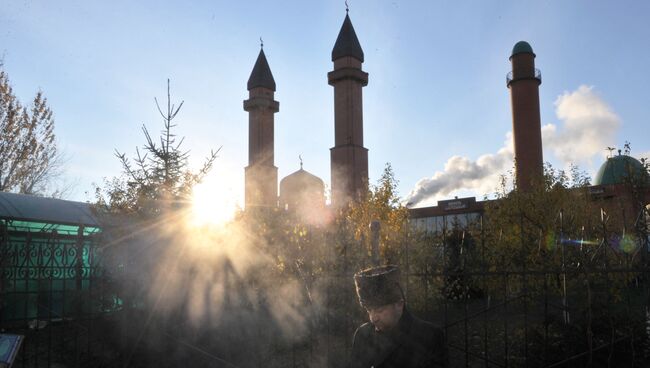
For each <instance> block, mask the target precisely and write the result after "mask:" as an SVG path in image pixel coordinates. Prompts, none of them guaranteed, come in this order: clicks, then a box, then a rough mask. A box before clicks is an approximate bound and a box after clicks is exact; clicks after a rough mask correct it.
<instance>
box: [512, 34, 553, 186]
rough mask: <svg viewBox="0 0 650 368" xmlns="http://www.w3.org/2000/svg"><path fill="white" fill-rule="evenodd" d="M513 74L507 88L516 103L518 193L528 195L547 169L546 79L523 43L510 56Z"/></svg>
mask: <svg viewBox="0 0 650 368" xmlns="http://www.w3.org/2000/svg"><path fill="white" fill-rule="evenodd" d="M510 62H511V63H512V72H510V73H508V76H507V78H506V79H507V85H508V88H509V89H510V98H511V101H512V133H513V137H514V146H515V171H516V174H515V175H516V179H517V189H520V190H523V191H526V190H529V189H530V188H531V185H532V184H533V182H535V181H537V180H541V178H542V176H543V173H544V169H543V161H544V159H543V157H542V131H541V123H540V120H541V119H540V114H539V85H540V84H541V83H542V75H541V73H540V71H539V70H538V69H535V54H534V53H533V49H532V47H530V45H529V44H528V43H527V42H525V41H519V42H517V44H516V45H515V47H514V48H513V49H512V55H511V56H510Z"/></svg>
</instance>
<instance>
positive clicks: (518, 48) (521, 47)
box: [510, 41, 535, 57]
mask: <svg viewBox="0 0 650 368" xmlns="http://www.w3.org/2000/svg"><path fill="white" fill-rule="evenodd" d="M517 54H533V55H535V53H534V52H533V48H532V47H530V44H529V43H528V42H526V41H519V42H517V43H516V44H515V47H513V48H512V55H510V57H513V56H515V55H517Z"/></svg>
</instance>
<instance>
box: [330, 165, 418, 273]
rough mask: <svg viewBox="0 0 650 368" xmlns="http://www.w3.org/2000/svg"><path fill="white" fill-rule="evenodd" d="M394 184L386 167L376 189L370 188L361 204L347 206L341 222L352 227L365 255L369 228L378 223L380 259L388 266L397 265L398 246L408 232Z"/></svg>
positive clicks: (405, 217) (369, 240)
mask: <svg viewBox="0 0 650 368" xmlns="http://www.w3.org/2000/svg"><path fill="white" fill-rule="evenodd" d="M397 183H398V182H397V180H396V179H395V173H393V168H392V166H391V165H390V163H387V164H386V166H385V167H384V172H383V173H382V175H381V177H380V178H379V180H378V182H377V185H374V186H370V187H369V189H368V193H367V194H366V197H365V199H364V200H362V201H360V202H355V203H353V204H352V205H351V206H350V208H349V210H348V212H347V214H346V216H345V218H344V220H343V222H344V223H347V224H348V226H351V229H350V230H351V231H352V232H353V234H354V238H355V239H356V240H358V241H360V242H361V245H362V247H363V249H364V250H365V251H366V252H367V254H368V255H370V254H371V251H372V249H371V244H370V242H371V239H372V234H371V232H372V231H371V228H370V224H371V223H372V222H373V221H379V223H380V226H381V227H380V230H379V243H380V245H379V251H380V255H381V256H382V257H381V258H382V259H383V260H384V262H388V263H397V262H398V261H399V257H400V255H401V254H400V253H401V248H402V247H401V244H402V243H403V242H404V241H405V240H406V236H407V231H408V221H407V219H408V209H407V208H406V207H404V206H403V205H402V204H401V203H400V198H399V196H398V195H397ZM340 225H343V223H342V224H340Z"/></svg>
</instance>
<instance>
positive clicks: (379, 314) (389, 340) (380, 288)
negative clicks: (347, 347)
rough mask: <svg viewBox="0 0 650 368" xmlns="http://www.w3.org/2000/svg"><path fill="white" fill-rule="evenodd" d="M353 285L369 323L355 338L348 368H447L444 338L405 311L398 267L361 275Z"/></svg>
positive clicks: (434, 329) (368, 270) (359, 330)
mask: <svg viewBox="0 0 650 368" xmlns="http://www.w3.org/2000/svg"><path fill="white" fill-rule="evenodd" d="M354 283H355V285H356V288H357V295H358V296H359V303H360V304H361V307H363V308H365V309H366V311H367V312H368V317H369V319H370V322H369V323H365V324H363V325H362V326H361V327H359V328H358V329H357V331H356V332H355V334H354V342H353V344H352V356H351V360H350V368H370V367H374V368H392V367H400V368H411V367H413V368H416V367H417V368H420V367H422V368H424V367H427V368H428V367H447V364H448V357H447V346H446V341H445V335H444V333H443V331H442V330H441V329H439V328H436V327H435V326H434V325H433V324H431V323H429V322H426V321H423V320H421V319H418V318H416V317H415V316H413V315H412V314H411V313H410V312H409V310H408V309H407V308H406V305H405V301H404V294H403V292H402V288H401V287H400V285H399V269H398V268H397V266H382V267H376V268H369V269H367V270H363V271H360V272H358V273H357V274H355V275H354Z"/></svg>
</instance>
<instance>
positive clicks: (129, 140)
mask: <svg viewBox="0 0 650 368" xmlns="http://www.w3.org/2000/svg"><path fill="white" fill-rule="evenodd" d="M349 4H350V17H351V19H352V22H353V24H354V27H355V29H356V32H357V35H358V37H359V40H360V42H361V46H362V47H363V49H364V52H365V63H364V65H363V68H364V70H365V71H367V72H368V73H369V75H370V76H369V84H368V86H367V87H366V88H365V89H364V128H365V137H364V141H365V146H366V147H367V148H369V150H370V153H369V160H370V179H371V181H373V182H374V181H375V180H376V179H377V178H378V177H379V175H380V174H381V172H382V170H383V166H384V164H385V163H386V162H390V163H391V164H392V166H393V168H394V170H395V173H396V176H397V178H398V179H399V181H400V184H399V192H400V195H401V196H402V197H408V196H409V193H411V192H412V191H413V190H414V188H420V189H422V188H425V189H426V190H424V191H421V193H420V194H422V195H421V196H420V197H419V199H420V200H421V202H420V205H425V204H433V203H435V200H436V199H439V198H444V197H449V196H453V195H472V194H474V195H477V196H482V195H483V194H485V193H488V192H490V191H491V188H493V187H494V185H495V184H494V183H493V182H494V180H495V179H494V178H495V176H494V175H498V174H501V173H503V172H504V171H505V170H507V168H508V167H509V165H505V164H504V163H503V162H504V159H503V158H504V157H508V144H507V141H508V138H507V134H508V132H509V131H510V130H511V125H512V121H511V115H510V100H509V98H510V97H509V91H508V89H507V88H506V84H505V75H506V73H507V72H508V71H509V69H510V64H509V60H508V57H509V56H510V52H511V50H512V47H513V45H514V44H515V43H516V42H517V41H519V40H526V41H528V42H529V43H530V44H531V46H532V47H533V49H534V51H535V53H536V54H537V59H536V64H537V67H538V68H539V69H541V71H542V77H543V82H542V85H541V86H540V104H541V115H542V116H541V117H542V125H545V126H546V127H545V135H544V159H545V160H546V161H550V162H552V163H553V164H554V165H555V166H557V167H564V166H565V165H566V164H567V163H568V162H575V163H577V164H579V165H580V167H582V168H583V169H585V170H587V171H588V172H590V173H591V174H593V173H595V171H596V170H597V168H598V166H599V165H600V164H601V163H602V162H603V159H604V154H605V153H606V152H605V147H606V146H607V145H614V146H618V147H622V146H623V143H624V142H625V141H626V140H628V141H630V142H631V143H632V154H633V155H634V156H642V155H644V156H647V155H648V154H650V140H649V139H648V137H650V134H649V133H650V128H649V123H648V116H650V92H649V91H648V86H650V73H649V72H648V65H650V51H648V48H647V40H648V39H650V27H649V26H648V25H647V19H648V18H649V17H650V3H648V2H644V1H630V2H625V5H621V4H619V3H614V2H606V1H602V2H601V1H536V2H532V1H526V2H524V1H377V0H374V1H371V0H349ZM344 16H345V5H344V3H343V1H281V0H278V1H185V2H181V1H178V2H176V1H138V2H134V1H117V0H116V1H110V2H102V1H56V2H54V1H44V0H43V1H38V0H34V1H18V0H0V52H1V53H2V54H3V56H4V68H5V69H6V71H7V72H8V73H9V76H10V79H11V81H12V83H13V86H14V90H15V92H16V93H17V94H18V96H19V97H20V98H21V99H22V100H23V101H24V102H26V101H28V100H29V99H31V97H32V96H33V95H34V93H35V92H36V91H37V90H38V89H41V90H43V91H44V93H45V95H46V96H47V97H48V99H49V101H50V104H51V107H52V108H53V110H54V112H55V117H56V122H57V126H56V132H57V135H58V141H59V145H60V147H61V148H62V149H63V150H64V152H65V154H66V155H67V156H68V160H67V162H66V164H65V180H66V181H67V182H68V183H73V184H74V189H73V191H72V192H71V193H70V194H69V198H70V199H76V200H88V199H92V185H91V183H93V182H95V183H101V181H102V178H103V177H112V176H115V175H117V174H119V172H120V167H119V163H118V161H117V159H116V158H115V157H114V155H113V152H114V150H115V149H117V150H119V151H121V152H127V153H129V154H131V153H133V152H134V150H135V147H136V146H138V145H141V144H142V143H143V136H142V134H141V131H140V126H141V125H142V124H146V125H147V127H148V128H149V129H150V130H151V131H152V132H153V131H157V130H158V129H159V128H160V127H161V121H160V118H159V117H158V116H157V111H156V108H155V104H154V101H153V99H154V97H158V98H159V100H160V99H163V98H164V95H165V88H166V86H165V84H166V79H167V78H170V79H171V81H172V94H173V96H174V97H175V98H176V99H178V100H181V99H182V100H184V101H185V105H184V107H183V110H182V112H181V113H180V114H179V117H178V121H177V122H178V124H179V126H178V130H177V133H178V134H179V135H182V136H185V137H186V139H185V145H186V148H188V149H191V152H192V156H193V158H194V163H197V164H198V162H199V161H200V159H201V158H202V157H204V156H205V155H206V154H207V152H209V150H210V149H215V148H218V147H220V146H222V147H223V148H222V150H221V153H220V157H219V159H218V161H217V164H216V166H215V168H214V171H213V173H212V175H213V177H214V178H213V179H212V180H213V182H220V184H219V185H222V186H223V185H225V187H224V188H227V189H228V190H229V191H230V193H232V195H234V196H236V197H237V198H238V200H239V201H243V176H244V169H243V168H244V166H246V164H247V159H248V158H247V147H246V145H247V121H248V120H247V119H248V117H247V114H246V112H245V111H243V109H242V100H244V99H245V98H246V97H247V91H246V81H247V80H248V76H249V74H250V71H251V69H252V67H253V64H254V62H255V59H256V57H257V54H258V52H259V37H260V36H261V37H263V39H264V44H265V47H264V50H265V53H266V55H267V58H268V61H269V64H270V66H271V69H272V71H273V75H274V77H275V81H276V84H277V92H276V100H278V101H279V102H280V112H279V113H278V114H276V126H275V129H276V130H275V134H276V143H275V147H276V152H275V157H276V166H278V168H279V174H280V177H283V176H285V175H288V174H290V173H291V172H293V171H295V170H297V169H298V168H299V162H298V155H299V154H301V155H302V157H303V158H304V161H305V169H307V170H308V171H310V172H312V173H313V174H315V175H318V176H320V177H321V178H323V180H324V181H325V182H326V183H329V170H330V167H329V148H330V147H331V146H333V141H334V136H333V134H334V132H333V91H332V87H331V86H329V85H328V84H327V72H328V71H330V70H332V63H331V60H330V52H331V49H332V46H333V45H334V41H335V40H336V36H337V34H338V31H339V28H340V26H341V24H342V22H343V18H344ZM510 166H511V165H510ZM463 175H465V179H466V180H456V179H459V178H461V177H462V176H463ZM461 179H462V178H461ZM443 181H445V182H444V183H442V182H443ZM224 183H225V184H224ZM443 184H444V185H443ZM86 192H88V193H89V194H86Z"/></svg>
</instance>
